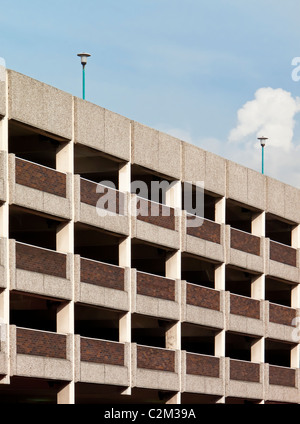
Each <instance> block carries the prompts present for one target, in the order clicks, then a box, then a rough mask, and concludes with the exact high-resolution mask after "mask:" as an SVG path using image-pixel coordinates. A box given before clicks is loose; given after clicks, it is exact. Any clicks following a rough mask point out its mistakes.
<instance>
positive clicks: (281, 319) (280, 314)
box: [269, 303, 296, 326]
mask: <svg viewBox="0 0 300 424" xmlns="http://www.w3.org/2000/svg"><path fill="white" fill-rule="evenodd" d="M294 318H296V310H295V309H292V308H287V307H284V306H280V305H274V304H273V303H270V305H269V321H270V322H273V323H275V324H282V325H289V326H295V324H294V325H292V321H293V319H294Z"/></svg>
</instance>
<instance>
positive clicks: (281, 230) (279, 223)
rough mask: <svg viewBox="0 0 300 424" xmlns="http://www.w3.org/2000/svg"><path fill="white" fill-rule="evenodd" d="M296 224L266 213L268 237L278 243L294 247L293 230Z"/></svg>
mask: <svg viewBox="0 0 300 424" xmlns="http://www.w3.org/2000/svg"><path fill="white" fill-rule="evenodd" d="M295 225H296V224H293V223H290V222H287V221H286V220H284V219H283V218H279V217H277V216H275V215H272V214H270V213H266V237H267V238H269V239H270V240H273V241H276V242H277V243H282V244H286V245H287V246H291V245H292V230H293V228H294V227H295Z"/></svg>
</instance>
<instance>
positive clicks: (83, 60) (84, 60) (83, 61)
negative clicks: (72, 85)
mask: <svg viewBox="0 0 300 424" xmlns="http://www.w3.org/2000/svg"><path fill="white" fill-rule="evenodd" d="M77 56H79V57H80V58H81V65H82V98H83V100H85V66H86V64H87V59H88V57H91V55H90V54H89V53H79V54H78V55H77Z"/></svg>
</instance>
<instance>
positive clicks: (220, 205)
mask: <svg viewBox="0 0 300 424" xmlns="http://www.w3.org/2000/svg"><path fill="white" fill-rule="evenodd" d="M215 221H216V222H217V223H218V224H225V223H226V198H225V197H222V198H221V199H218V200H216V203H215Z"/></svg>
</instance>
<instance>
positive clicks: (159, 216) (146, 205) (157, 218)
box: [137, 198, 175, 231]
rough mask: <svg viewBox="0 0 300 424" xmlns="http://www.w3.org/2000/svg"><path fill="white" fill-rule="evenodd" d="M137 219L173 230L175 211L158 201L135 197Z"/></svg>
mask: <svg viewBox="0 0 300 424" xmlns="http://www.w3.org/2000/svg"><path fill="white" fill-rule="evenodd" d="M137 213H138V214H137V219H138V220H139V221H144V222H147V223H149V224H152V225H156V226H158V227H163V228H166V229H168V230H173V231H174V230H175V211H174V209H173V208H170V207H168V206H165V205H161V204H159V203H154V202H150V201H149V200H146V199H140V198H139V199H137Z"/></svg>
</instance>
